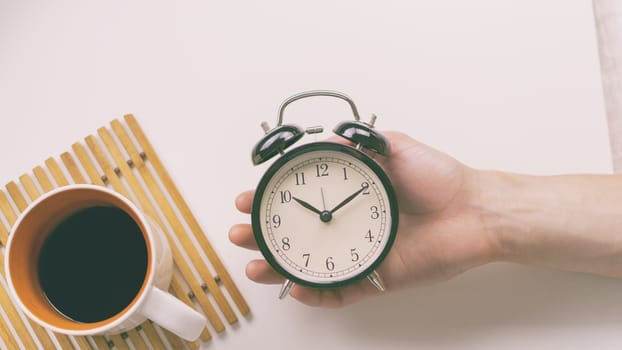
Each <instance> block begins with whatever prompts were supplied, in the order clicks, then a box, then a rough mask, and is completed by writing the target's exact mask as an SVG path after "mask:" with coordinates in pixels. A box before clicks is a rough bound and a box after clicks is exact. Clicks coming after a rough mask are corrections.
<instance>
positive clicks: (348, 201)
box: [330, 183, 369, 214]
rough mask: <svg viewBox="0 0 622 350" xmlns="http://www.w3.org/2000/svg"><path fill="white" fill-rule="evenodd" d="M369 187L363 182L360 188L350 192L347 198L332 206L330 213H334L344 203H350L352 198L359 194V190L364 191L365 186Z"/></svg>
mask: <svg viewBox="0 0 622 350" xmlns="http://www.w3.org/2000/svg"><path fill="white" fill-rule="evenodd" d="M368 187H369V185H368V184H366V183H364V184H363V186H361V189H360V190H358V191H356V192H354V193H352V194H351V195H350V196H349V197H348V198H346V199H344V200H343V201H342V202H341V203H339V204H337V206H336V207H334V208H333V209H332V210H331V211H330V213H331V214H332V213H334V212H336V211H337V209H340V208H341V207H343V206H344V205H346V204H348V203H350V201H352V200H353V199H354V198H356V196H358V195H359V194H361V192H363V191H365V190H366V189H367V188H368Z"/></svg>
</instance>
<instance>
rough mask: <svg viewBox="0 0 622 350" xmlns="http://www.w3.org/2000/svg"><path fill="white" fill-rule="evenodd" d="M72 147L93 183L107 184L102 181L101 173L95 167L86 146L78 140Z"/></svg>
mask: <svg viewBox="0 0 622 350" xmlns="http://www.w3.org/2000/svg"><path fill="white" fill-rule="evenodd" d="M71 149H73V151H74V152H75V153H76V156H77V157H78V160H79V161H80V164H82V167H83V168H84V170H85V171H86V175H87V176H88V177H89V179H90V180H91V183H92V184H94V185H99V186H105V185H106V184H104V181H102V178H101V175H99V172H98V171H97V169H96V168H95V165H93V161H92V160H91V157H89V154H88V153H87V152H86V149H84V146H82V144H80V143H77V142H76V143H74V144H73V145H72V146H71Z"/></svg>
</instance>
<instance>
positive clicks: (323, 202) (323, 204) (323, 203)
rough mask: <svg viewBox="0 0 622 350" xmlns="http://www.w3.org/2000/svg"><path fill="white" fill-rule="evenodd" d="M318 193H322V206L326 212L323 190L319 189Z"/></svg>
mask: <svg viewBox="0 0 622 350" xmlns="http://www.w3.org/2000/svg"><path fill="white" fill-rule="evenodd" d="M320 192H321V193H322V206H323V208H324V210H326V200H325V199H324V188H322V187H320Z"/></svg>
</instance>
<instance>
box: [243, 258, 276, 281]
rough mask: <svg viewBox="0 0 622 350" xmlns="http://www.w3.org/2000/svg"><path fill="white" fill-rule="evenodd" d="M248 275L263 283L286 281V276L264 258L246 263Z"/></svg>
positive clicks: (252, 279) (253, 279)
mask: <svg viewBox="0 0 622 350" xmlns="http://www.w3.org/2000/svg"><path fill="white" fill-rule="evenodd" d="M246 276H247V277H248V278H249V279H250V280H251V281H254V282H257V283H263V284H279V283H283V281H284V278H283V277H281V275H279V274H278V273H277V272H276V271H274V270H273V269H272V267H271V266H270V264H268V262H267V261H265V260H263V259H259V260H251V262H249V263H248V265H246Z"/></svg>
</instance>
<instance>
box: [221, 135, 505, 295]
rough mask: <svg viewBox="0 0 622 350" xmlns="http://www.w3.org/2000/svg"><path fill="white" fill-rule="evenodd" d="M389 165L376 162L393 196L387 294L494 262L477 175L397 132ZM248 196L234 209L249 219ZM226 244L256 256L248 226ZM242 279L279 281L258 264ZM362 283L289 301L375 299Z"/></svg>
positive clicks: (299, 289) (384, 267)
mask: <svg viewBox="0 0 622 350" xmlns="http://www.w3.org/2000/svg"><path fill="white" fill-rule="evenodd" d="M384 134H385V136H387V138H388V139H389V141H390V143H391V150H392V151H391V154H390V156H389V157H381V156H377V157H375V159H376V161H377V162H378V163H379V164H380V165H381V166H382V167H383V168H384V169H385V171H386V172H387V175H388V176H389V178H390V179H391V182H392V183H393V186H394V187H395V191H396V193H397V196H398V203H399V211H400V213H399V215H400V217H399V222H400V223H399V228H398V233H397V237H396V240H395V243H394V245H393V248H392V249H391V251H390V253H389V254H388V255H387V257H386V258H385V260H384V261H383V262H382V264H381V265H380V267H379V268H378V269H377V271H378V273H379V274H380V275H381V276H382V278H383V281H384V284H385V287H386V288H387V290H388V291H391V290H397V289H401V288H404V287H407V286H412V285H421V284H425V283H430V282H436V281H441V280H445V279H448V278H450V277H452V276H455V275H457V274H459V273H461V272H463V271H465V270H467V269H469V268H472V267H475V266H478V265H481V264H484V263H486V262H489V261H491V260H492V258H493V257H494V252H495V246H496V244H495V241H494V240H493V239H492V238H491V237H490V236H489V235H488V234H487V232H486V230H485V228H484V224H483V222H482V220H481V216H480V214H479V209H480V207H481V206H480V203H479V173H478V171H476V170H474V169H471V168H469V167H467V166H465V165H463V164H461V163H460V162H458V161H456V160H455V159H453V158H451V157H449V156H448V155H446V154H444V153H441V152H439V151H437V150H434V149H432V148H430V147H428V146H426V145H424V144H421V143H419V142H417V141H415V140H413V139H412V138H410V137H409V136H407V135H405V134H402V133H399V132H385V133H384ZM253 195H254V192H253V191H247V192H244V193H241V194H240V195H239V196H238V197H237V199H236V201H235V204H236V207H237V208H238V210H240V211H241V212H243V213H247V214H248V213H250V210H251V203H252V199H253ZM229 237H230V240H231V241H232V242H233V243H234V244H236V245H238V246H241V247H244V248H248V249H255V250H256V249H257V243H256V242H255V240H254V236H253V233H252V228H251V225H250V224H237V225H235V226H233V227H232V228H231V230H230V232H229ZM246 274H247V276H248V277H249V278H250V279H251V280H253V281H255V282H258V283H265V284H278V283H282V282H283V277H282V276H280V275H279V274H278V273H276V272H275V271H274V270H273V269H272V268H271V267H270V265H269V264H268V263H267V262H266V261H265V260H263V259H259V260H253V261H251V262H249V263H248V265H247V268H246ZM379 293H380V292H379V291H377V290H376V288H375V287H373V286H372V285H371V284H370V283H369V282H368V281H367V280H366V279H365V280H361V281H359V282H357V283H355V284H353V285H350V286H347V287H343V288H339V289H327V290H320V289H313V288H308V287H304V286H300V285H296V286H294V288H292V290H291V292H290V295H291V296H292V297H293V298H295V299H297V300H299V301H301V302H303V303H305V304H308V305H312V306H323V307H339V306H343V305H347V304H351V303H353V302H355V301H358V300H360V299H362V298H365V297H368V296H372V295H377V294H379Z"/></svg>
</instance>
